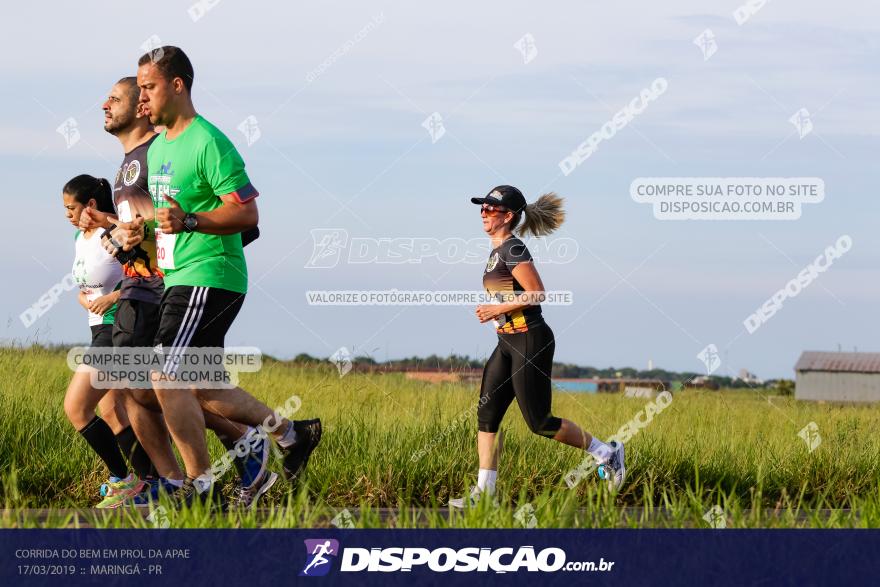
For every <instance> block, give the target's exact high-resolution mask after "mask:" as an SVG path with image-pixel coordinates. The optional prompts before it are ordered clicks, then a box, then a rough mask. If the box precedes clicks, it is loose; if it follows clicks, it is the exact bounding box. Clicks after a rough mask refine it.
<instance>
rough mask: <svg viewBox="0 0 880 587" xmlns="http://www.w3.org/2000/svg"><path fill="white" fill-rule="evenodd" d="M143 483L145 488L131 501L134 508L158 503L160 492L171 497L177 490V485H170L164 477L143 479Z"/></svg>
mask: <svg viewBox="0 0 880 587" xmlns="http://www.w3.org/2000/svg"><path fill="white" fill-rule="evenodd" d="M145 481H146V482H147V486H146V487H144V490H143V491H141V492H140V493H138V494H137V495H136V496H135V497H134V499H133V500H132V503H133V504H134V505H136V506H140V507H143V506H148V505H150V502H153V503H158V501H159V493H160V492H161V493H164V494H166V495H171V494H172V493H174V492H175V491H176V490H177V489H178V487H177V485H174V484H173V483H170V482H169V481H168V479H166V478H165V477H159V478H158V479H155V478H151V479H145Z"/></svg>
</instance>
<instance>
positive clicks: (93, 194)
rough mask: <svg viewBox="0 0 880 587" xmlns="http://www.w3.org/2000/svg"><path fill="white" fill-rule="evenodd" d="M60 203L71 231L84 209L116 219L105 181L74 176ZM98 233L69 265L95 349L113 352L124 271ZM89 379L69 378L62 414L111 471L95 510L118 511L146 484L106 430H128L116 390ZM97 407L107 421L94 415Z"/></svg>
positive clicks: (88, 372) (89, 234)
mask: <svg viewBox="0 0 880 587" xmlns="http://www.w3.org/2000/svg"><path fill="white" fill-rule="evenodd" d="M62 197H63V199H64V209H65V211H66V214H67V219H68V220H69V221H70V223H71V224H72V225H73V226H75V227H78V226H79V217H80V214H82V211H83V210H85V209H86V208H94V209H96V210H98V211H100V212H106V213H111V214H112V213H114V209H113V196H112V191H111V188H110V183H109V182H108V181H107V180H106V179H103V178H96V177H92V176H91V175H78V176H76V177H74V178H73V179H71V180H70V181H69V182H67V184H66V185H65V186H64V189H63V191H62ZM102 232H103V231H101V230H100V229H92V230H85V231H79V230H78V231H77V233H76V237H75V239H76V241H75V242H76V256H75V258H74V262H73V277H74V279H75V280H76V282H77V283H78V284H79V288H80V289H79V303H80V305H81V306H82V307H83V308H85V309H86V311H87V312H88V320H89V327H90V328H91V330H92V344H91V346H92V347H93V348H99V347H112V346H113V341H112V333H113V318H114V316H115V314H116V301H117V300H118V299H119V284H120V282H121V281H122V266H121V265H120V264H119V262H118V261H116V259H115V258H114V257H113V256H111V255H110V254H109V253H107V251H106V250H105V249H104V247H103V245H102V243H101V236H102V234H101V233H102ZM93 373H94V369H93V368H91V367H86V368H80V369H78V370H77V371H76V372H75V373H74V374H73V377H72V378H71V380H70V384H69V385H68V387H67V394H66V395H65V397H64V411H65V413H66V414H67V418H68V419H69V420H70V423H71V424H73V427H74V428H76V430H78V431H79V433H80V434H82V436H83V438H85V439H86V442H88V443H89V446H91V447H92V449H93V450H94V451H95V453H97V455H98V456H99V457H101V460H102V461H104V463H105V464H106V465H107V468H108V469H109V470H110V475H111V477H110V481H109V482H108V483H106V484H105V485H104V487H103V488H102V495H104V497H105V498H104V499H103V500H102V501H101V502H100V503H99V504H98V506H97V507H99V508H105V507H118V506H119V505H122V504H123V503H124V502H125V501H126V500H127V499H128V498H130V497H131V496H133V495H136V494H137V493H139V492H140V491H141V490H142V489H143V486H144V482H143V480H141V479H139V478H138V476H137V475H136V474H135V473H129V467H128V463H127V462H126V460H125V457H124V456H123V454H122V451H121V450H120V448H119V444H118V442H117V438H116V436H115V434H114V432H113V428H111V425H110V424H115V426H116V428H117V429H123V428H125V427H127V426H128V425H129V423H128V418H127V416H126V413H125V409H124V407H123V402H122V401H121V400H122V399H123V398H120V397H118V392H116V391H114V390H109V391H108V390H107V389H96V388H95V387H94V386H93V385H92V379H91V378H92V375H93ZM99 405H100V407H101V414H102V415H103V416H104V417H105V418H107V421H105V420H104V419H103V418H101V417H100V416H98V415H96V414H95V408H97V407H98V406H99ZM108 421H109V423H108Z"/></svg>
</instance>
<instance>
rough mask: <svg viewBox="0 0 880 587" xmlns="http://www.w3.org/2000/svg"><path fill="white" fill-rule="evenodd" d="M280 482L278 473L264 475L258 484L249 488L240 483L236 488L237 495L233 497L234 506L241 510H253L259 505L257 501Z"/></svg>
mask: <svg viewBox="0 0 880 587" xmlns="http://www.w3.org/2000/svg"><path fill="white" fill-rule="evenodd" d="M277 480H278V473H272V472H271V471H270V472H269V473H268V474H264V475H263V476H262V477H261V478H260V479H259V480H258V481H257V482H256V483H254V484H253V485H250V486H248V487H245V486H243V485H242V484H240V483H239V485H238V487H236V488H235V495H234V496H233V497H232V505H234V506H235V507H240V508H253V507H255V506H256V505H257V500H258V499H260V498H261V497H262V496H264V495H266V493H267V492H268V491H269V490H270V489H271V488H272V486H273V485H275V482H276V481H277Z"/></svg>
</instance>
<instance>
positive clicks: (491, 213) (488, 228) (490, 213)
mask: <svg viewBox="0 0 880 587" xmlns="http://www.w3.org/2000/svg"><path fill="white" fill-rule="evenodd" d="M480 216H481V217H482V219H483V230H484V231H485V232H486V234H495V233H496V232H498V231H499V230H501V229H502V228H503V227H504V225H505V224H507V223H509V222H510V220H511V219H512V218H513V213H512V212H510V211H509V210H504V211H502V210H499V209H497V208H496V207H494V206H486V205H485V204H484V205H483V206H482V207H481V208H480Z"/></svg>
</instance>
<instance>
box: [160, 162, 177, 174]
mask: <svg viewBox="0 0 880 587" xmlns="http://www.w3.org/2000/svg"><path fill="white" fill-rule="evenodd" d="M159 173H161V174H162V175H174V172H172V171H171V161H169V162H168V163H163V164H162V168H161V169H160V170H159Z"/></svg>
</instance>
